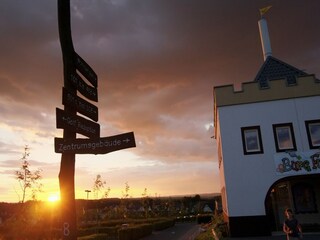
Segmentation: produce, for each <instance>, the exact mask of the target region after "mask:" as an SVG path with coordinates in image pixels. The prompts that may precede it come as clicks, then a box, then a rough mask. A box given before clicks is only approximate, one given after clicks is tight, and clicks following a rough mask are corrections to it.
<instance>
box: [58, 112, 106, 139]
mask: <svg viewBox="0 0 320 240" xmlns="http://www.w3.org/2000/svg"><path fill="white" fill-rule="evenodd" d="M56 113H57V128H63V129H68V130H71V131H73V132H76V133H80V134H82V135H84V136H87V137H91V138H98V137H100V125H99V124H98V123H95V122H92V121H90V120H87V119H85V118H83V117H80V116H77V115H74V114H70V113H67V112H66V111H64V110H62V109H59V108H56Z"/></svg>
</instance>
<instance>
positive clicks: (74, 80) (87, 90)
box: [70, 73, 98, 102]
mask: <svg viewBox="0 0 320 240" xmlns="http://www.w3.org/2000/svg"><path fill="white" fill-rule="evenodd" d="M70 81H71V84H72V85H73V86H74V88H75V89H77V90H78V91H79V92H80V93H81V94H82V95H83V96H85V97H86V98H88V99H90V100H92V101H95V102H97V101H98V90H97V88H95V87H92V86H90V85H89V84H87V83H86V82H85V81H84V80H83V79H82V78H81V77H80V76H79V75H78V74H77V73H73V74H71V77H70Z"/></svg>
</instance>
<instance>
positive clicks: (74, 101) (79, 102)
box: [62, 88, 98, 122]
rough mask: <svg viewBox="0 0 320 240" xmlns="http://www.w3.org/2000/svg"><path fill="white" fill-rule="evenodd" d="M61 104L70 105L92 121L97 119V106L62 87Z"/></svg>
mask: <svg viewBox="0 0 320 240" xmlns="http://www.w3.org/2000/svg"><path fill="white" fill-rule="evenodd" d="M62 104H63V105H65V106H69V107H71V108H72V109H74V110H76V111H77V112H79V113H81V114H83V115H85V116H86V117H88V118H90V119H92V120H93V121H96V122H97V121H98V108H97V107H96V106H95V105H93V104H91V103H89V102H88V101H86V100H84V99H82V98H80V97H78V96H77V95H75V94H73V93H72V92H70V91H69V90H68V89H66V88H63V93H62Z"/></svg>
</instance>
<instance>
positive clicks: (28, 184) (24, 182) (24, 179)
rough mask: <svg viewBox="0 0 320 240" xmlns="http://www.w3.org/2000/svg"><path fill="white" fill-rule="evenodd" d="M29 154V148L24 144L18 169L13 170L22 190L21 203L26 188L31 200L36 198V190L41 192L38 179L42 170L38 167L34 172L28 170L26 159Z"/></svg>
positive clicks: (24, 197) (23, 199) (28, 164)
mask: <svg viewBox="0 0 320 240" xmlns="http://www.w3.org/2000/svg"><path fill="white" fill-rule="evenodd" d="M29 155H30V153H29V148H28V145H26V146H25V147H24V153H23V155H22V158H21V167H20V170H18V171H15V177H16V179H18V181H19V184H20V187H21V191H22V200H21V202H22V203H23V202H24V201H25V199H26V193H27V190H28V189H31V198H32V200H36V196H37V195H36V194H37V192H41V189H42V184H41V183H40V179H41V178H42V175H41V172H42V170H41V169H38V170H36V171H34V172H32V171H31V170H30V163H29V161H28V157H29Z"/></svg>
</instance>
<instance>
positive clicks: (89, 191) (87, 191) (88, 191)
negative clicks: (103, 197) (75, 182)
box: [84, 190, 91, 200]
mask: <svg viewBox="0 0 320 240" xmlns="http://www.w3.org/2000/svg"><path fill="white" fill-rule="evenodd" d="M84 191H85V192H86V193H87V200H88V199H89V193H91V190H84Z"/></svg>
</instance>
